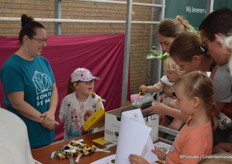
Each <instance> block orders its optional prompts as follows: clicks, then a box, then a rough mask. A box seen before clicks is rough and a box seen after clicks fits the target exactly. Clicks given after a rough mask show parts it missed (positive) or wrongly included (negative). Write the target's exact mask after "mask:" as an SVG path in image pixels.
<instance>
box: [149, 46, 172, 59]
mask: <svg viewBox="0 0 232 164" xmlns="http://www.w3.org/2000/svg"><path fill="white" fill-rule="evenodd" d="M168 57H169V54H168V53H167V52H165V53H163V51H162V50H160V49H159V48H158V47H156V46H152V48H151V50H150V51H149V52H148V53H147V60H152V59H161V60H162V61H164V60H165V59H167V58H168Z"/></svg>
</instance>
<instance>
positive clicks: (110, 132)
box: [104, 105, 159, 144]
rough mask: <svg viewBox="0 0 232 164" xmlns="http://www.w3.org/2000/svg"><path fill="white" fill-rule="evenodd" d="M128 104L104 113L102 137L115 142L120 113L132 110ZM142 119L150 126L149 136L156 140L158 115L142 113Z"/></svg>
mask: <svg viewBox="0 0 232 164" xmlns="http://www.w3.org/2000/svg"><path fill="white" fill-rule="evenodd" d="M133 109H134V108H133V107H132V106H131V105H130V106H125V107H121V108H118V109H115V110H112V111H109V112H106V113H105V130H104V138H105V140H106V141H109V142H112V143H113V144H117V141H118V136H119V128H120V123H121V113H122V112H124V111H128V110H133ZM143 116H144V120H145V123H146V125H147V126H149V127H151V128H152V130H151V134H150V135H151V138H152V140H153V141H155V140H158V128H159V116H158V115H156V114H149V113H146V114H144V113H143Z"/></svg>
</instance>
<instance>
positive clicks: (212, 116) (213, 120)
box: [208, 103, 218, 130]
mask: <svg viewBox="0 0 232 164" xmlns="http://www.w3.org/2000/svg"><path fill="white" fill-rule="evenodd" d="M215 106H216V104H215V103H212V104H211V106H210V110H208V115H209V117H210V120H211V123H212V127H213V130H216V128H217V127H218V121H217V118H216V116H215Z"/></svg>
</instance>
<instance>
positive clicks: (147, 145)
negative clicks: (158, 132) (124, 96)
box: [91, 109, 158, 164]
mask: <svg viewBox="0 0 232 164" xmlns="http://www.w3.org/2000/svg"><path fill="white" fill-rule="evenodd" d="M150 132H151V128H150V127H148V126H146V125H145V121H144V119H143V115H142V113H141V110H140V109H135V110H131V111H126V112H123V113H122V117H121V125H120V130H119V138H118V144H117V150H116V155H115V156H113V155H112V156H108V157H106V158H103V159H101V160H98V161H95V162H93V163H91V164H109V163H110V161H111V160H112V159H113V158H115V162H116V164H130V162H129V158H128V157H129V155H130V154H137V155H142V156H143V157H144V158H145V159H146V160H147V161H148V162H150V163H152V162H154V161H157V160H158V158H157V156H156V155H155V154H153V153H152V152H151V149H153V148H154V146H153V143H152V139H151V137H150Z"/></svg>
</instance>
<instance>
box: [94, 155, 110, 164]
mask: <svg viewBox="0 0 232 164" xmlns="http://www.w3.org/2000/svg"><path fill="white" fill-rule="evenodd" d="M111 160H115V154H114V155H110V156H107V157H105V158H102V159H99V160H97V161H95V162H92V163H90V164H110V161H111Z"/></svg>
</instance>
